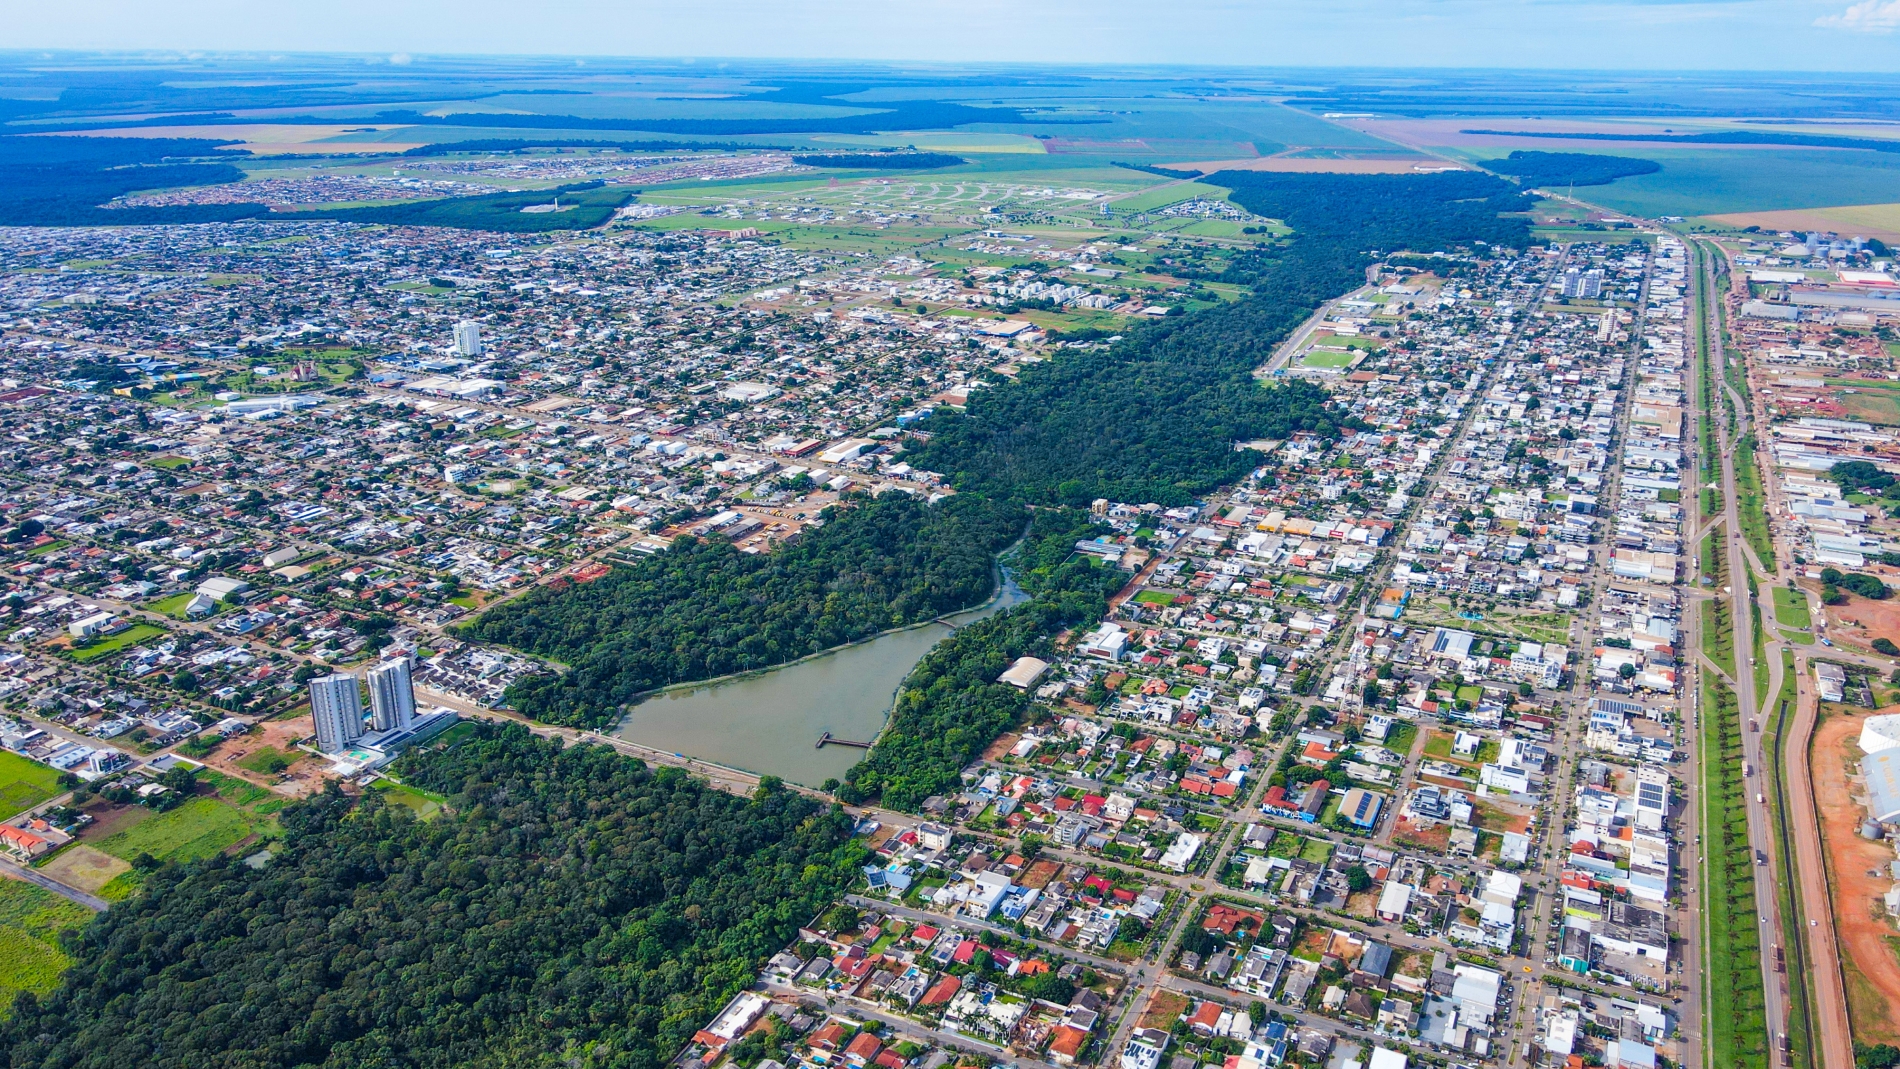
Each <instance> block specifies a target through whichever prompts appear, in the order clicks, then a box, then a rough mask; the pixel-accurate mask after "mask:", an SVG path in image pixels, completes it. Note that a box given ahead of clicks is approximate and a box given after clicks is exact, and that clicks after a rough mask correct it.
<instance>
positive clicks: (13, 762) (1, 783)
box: [0, 750, 59, 820]
mask: <svg viewBox="0 0 1900 1069" xmlns="http://www.w3.org/2000/svg"><path fill="white" fill-rule="evenodd" d="M58 793H59V773H58V772H56V771H54V770H53V769H50V768H48V767H46V766H45V765H42V764H40V763H39V762H37V761H29V760H27V759H26V758H24V757H21V756H20V755H19V754H15V753H7V752H6V751H4V750H0V820H5V819H6V818H8V817H10V816H12V815H13V814H15V813H20V812H24V811H26V810H28V809H31V808H33V807H34V806H36V805H39V804H40V803H41V802H44V801H46V800H47V799H48V798H51V797H53V796H54V795H56V794H58Z"/></svg>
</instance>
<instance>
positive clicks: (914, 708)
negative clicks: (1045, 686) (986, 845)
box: [838, 509, 1128, 812]
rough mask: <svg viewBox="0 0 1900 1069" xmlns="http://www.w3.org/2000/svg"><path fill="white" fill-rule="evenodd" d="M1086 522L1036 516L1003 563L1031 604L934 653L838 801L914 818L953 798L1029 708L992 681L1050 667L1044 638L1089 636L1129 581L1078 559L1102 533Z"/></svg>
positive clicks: (1044, 512) (1019, 693)
mask: <svg viewBox="0 0 1900 1069" xmlns="http://www.w3.org/2000/svg"><path fill="white" fill-rule="evenodd" d="M1106 530H1107V528H1106V527H1100V528H1098V527H1096V526H1095V525H1094V524H1092V523H1091V521H1090V519H1089V516H1088V514H1087V513H1085V512H1081V511H1079V510H1074V509H1038V510H1037V511H1036V513H1035V518H1034V520H1033V521H1032V522H1031V525H1030V532H1029V535H1028V537H1026V538H1025V539H1024V540H1023V544H1022V546H1021V547H1020V548H1019V549H1017V550H1016V551H1015V553H1014V554H1012V555H1011V557H1010V558H1009V559H1008V560H1007V561H1006V563H1007V564H1008V565H1009V567H1010V572H1011V575H1012V576H1013V577H1014V578H1015V580H1016V582H1017V584H1018V585H1019V586H1021V587H1022V588H1023V590H1024V591H1025V592H1027V593H1029V594H1030V595H1031V598H1030V600H1029V601H1028V602H1025V603H1024V604H1022V605H1018V606H1016V607H1014V608H1011V609H1007V610H1005V611H1003V612H1000V613H997V614H996V615H994V616H991V617H989V618H988V619H985V620H980V621H978V622H976V623H973V624H969V625H967V626H964V627H960V628H958V629H957V631H956V633H955V634H952V635H951V636H950V637H948V638H946V639H944V640H943V641H942V642H939V643H938V644H937V645H936V646H934V647H932V648H931V650H930V652H929V653H927V654H925V655H924V659H923V660H922V661H919V662H918V664H917V667H916V668H915V669H913V670H912V672H911V674H910V675H909V676H908V677H907V678H906V679H905V680H904V684H903V686H902V687H901V688H900V689H899V690H898V696H897V703H896V705H895V706H894V707H893V708H892V710H891V717H890V722H889V723H888V724H886V725H885V727H884V731H883V733H882V734H880V735H879V736H878V739H877V745H876V746H875V747H873V748H872V749H871V752H870V755H869V756H868V757H866V758H865V759H864V760H863V761H861V762H859V763H858V764H856V765H853V766H852V767H851V769H850V770H849V771H848V772H846V773H845V780H844V784H843V785H842V786H840V787H839V788H838V798H839V799H840V800H841V801H844V802H848V803H857V802H865V801H871V800H873V799H877V800H880V801H881V802H882V804H884V805H885V806H888V807H890V808H893V809H904V810H910V811H913V812H914V811H915V810H916V809H917V808H918V806H920V805H921V804H922V803H923V801H924V799H926V798H929V797H930V796H931V795H933V794H942V793H944V792H945V791H949V790H952V789H954V788H955V787H956V785H957V783H958V774H959V773H960V772H961V771H962V769H963V768H964V766H965V765H968V764H969V763H970V762H971V761H972V760H974V759H975V758H976V757H977V756H978V755H979V754H981V753H982V752H983V749H984V747H986V746H988V745H989V744H990V742H991V741H992V740H994V739H995V738H996V737H997V736H998V735H1000V734H1002V733H1003V732H1004V731H1007V730H1008V729H1009V728H1010V727H1011V726H1012V725H1014V724H1015V723H1016V722H1017V721H1018V720H1019V719H1021V717H1022V715H1023V711H1024V710H1025V709H1026V708H1027V707H1028V704H1029V694H1028V692H1027V691H1024V690H1021V689H1018V688H1016V687H1013V686H1010V685H1009V684H1007V683H998V682H997V681H996V677H997V676H999V675H1001V674H1002V673H1003V670H1004V669H1006V668H1008V667H1009V666H1010V663H1011V662H1013V661H1014V660H1015V659H1016V658H1018V657H1027V656H1040V657H1043V658H1045V659H1050V658H1053V656H1054V651H1053V649H1052V648H1051V644H1050V636H1052V635H1054V634H1056V633H1057V632H1058V631H1060V630H1062V629H1063V628H1065V627H1078V626H1092V625H1093V624H1094V623H1095V622H1096V621H1098V620H1100V619H1101V618H1102V615H1103V614H1104V613H1105V612H1106V611H1107V609H1108V596H1109V595H1110V594H1113V593H1114V592H1115V591H1116V590H1118V589H1119V588H1120V587H1121V586H1122V585H1123V584H1124V583H1125V582H1127V579H1128V577H1127V576H1126V575H1124V574H1122V573H1121V572H1120V571H1118V570H1116V569H1113V568H1109V567H1105V566H1102V565H1098V564H1097V563H1096V562H1095V561H1094V559H1093V558H1091V557H1088V556H1085V555H1083V554H1080V553H1077V552H1075V543H1076V542H1077V541H1079V540H1081V539H1085V538H1091V537H1094V536H1095V535H1097V534H1100V533H1102V532H1104V531H1106Z"/></svg>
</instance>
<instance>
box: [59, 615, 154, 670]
mask: <svg viewBox="0 0 1900 1069" xmlns="http://www.w3.org/2000/svg"><path fill="white" fill-rule="evenodd" d="M164 633H165V629H164V628H162V627H158V626H156V625H153V624H133V625H132V626H131V627H128V628H126V629H125V630H123V631H121V632H119V633H118V634H116V635H110V636H108V637H106V638H103V639H100V640H99V641H97V642H94V643H92V644H91V645H88V646H78V647H74V648H73V649H70V650H67V651H66V655H67V656H68V657H71V658H72V659H73V660H75V661H78V662H79V663H80V664H86V663H89V662H91V661H96V660H98V659H100V658H101V657H110V656H111V655H113V654H115V653H117V652H119V651H120V650H123V649H128V648H130V647H132V646H136V645H138V644H139V643H141V642H144V641H146V640H148V639H153V638H157V637H158V636H160V635H162V634H164Z"/></svg>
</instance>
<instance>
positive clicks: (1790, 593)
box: [1775, 586, 1814, 631]
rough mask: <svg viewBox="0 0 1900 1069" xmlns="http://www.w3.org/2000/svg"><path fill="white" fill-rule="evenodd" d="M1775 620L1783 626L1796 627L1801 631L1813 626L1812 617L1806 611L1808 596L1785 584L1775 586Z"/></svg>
mask: <svg viewBox="0 0 1900 1069" xmlns="http://www.w3.org/2000/svg"><path fill="white" fill-rule="evenodd" d="M1775 620H1776V621H1777V622H1779V623H1780V624H1781V626H1783V627H1797V628H1800V629H1801V630H1803V631H1806V630H1807V629H1808V628H1810V627H1813V626H1814V618H1813V617H1812V616H1810V615H1809V613H1808V596H1807V595H1806V594H1804V593H1802V592H1800V591H1798V590H1789V589H1788V588H1787V587H1785V586H1778V587H1776V588H1775Z"/></svg>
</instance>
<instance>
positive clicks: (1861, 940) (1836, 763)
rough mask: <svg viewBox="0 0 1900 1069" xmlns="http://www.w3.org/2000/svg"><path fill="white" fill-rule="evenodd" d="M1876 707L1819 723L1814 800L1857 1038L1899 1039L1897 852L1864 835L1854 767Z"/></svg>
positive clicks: (1862, 807) (1814, 748) (1899, 970)
mask: <svg viewBox="0 0 1900 1069" xmlns="http://www.w3.org/2000/svg"><path fill="white" fill-rule="evenodd" d="M1885 711H1887V712H1894V711H1896V710H1894V709H1888V710H1885ZM1871 715H1872V714H1871V713H1861V714H1851V715H1842V714H1838V713H1837V714H1834V715H1832V716H1829V717H1828V718H1827V719H1826V720H1825V721H1824V722H1822V724H1821V726H1820V727H1818V728H1816V729H1815V732H1814V742H1813V754H1814V800H1815V805H1816V808H1817V809H1818V810H1819V812H1820V817H1821V840H1822V843H1823V845H1824V846H1825V847H1826V849H1827V860H1828V876H1829V883H1830V885H1831V886H1832V888H1833V894H1834V923H1835V927H1836V930H1837V931H1838V932H1839V938H1840V944H1841V950H1842V954H1843V956H1844V957H1845V958H1846V959H1847V961H1848V962H1849V963H1850V965H1851V967H1850V968H1848V969H1846V970H1844V971H1845V972H1846V973H1847V989H1848V997H1847V1002H1848V1009H1849V1012H1850V1014H1851V1015H1852V1021H1853V1026H1854V1038H1855V1039H1856V1040H1858V1041H1860V1042H1862V1043H1880V1042H1894V1041H1896V1040H1900V954H1896V953H1895V943H1894V941H1895V939H1896V937H1897V936H1900V929H1896V928H1895V927H1894V924H1893V922H1892V921H1891V920H1888V919H1885V918H1884V916H1883V914H1885V913H1886V907H1885V905H1884V904H1882V902H1881V896H1882V895H1885V894H1886V893H1887V889H1888V888H1889V887H1891V886H1893V877H1892V876H1891V875H1890V873H1889V866H1890V864H1891V863H1892V861H1893V860H1894V852H1893V848H1892V847H1891V846H1888V845H1887V844H1885V843H1880V842H1871V841H1869V840H1866V839H1863V838H1861V837H1860V822H1861V820H1862V819H1863V818H1864V817H1865V815H1866V809H1865V807H1864V806H1863V805H1862V804H1861V801H1860V798H1859V797H1857V796H1859V795H1861V792H1860V791H1859V790H1858V789H1857V787H1856V785H1855V783H1854V780H1853V779H1852V778H1851V777H1849V775H1848V773H1847V769H1848V767H1849V765H1850V763H1858V762H1859V761H1860V759H1861V756H1862V755H1861V752H1860V746H1859V745H1858V744H1857V742H1856V740H1857V739H1858V738H1859V737H1860V727H1861V723H1862V722H1863V721H1864V720H1866V719H1867V717H1868V716H1871ZM1870 872H1872V873H1876V874H1877V875H1873V876H1869V875H1868V873H1870ZM1856 973H1858V974H1859V975H1858V976H1856Z"/></svg>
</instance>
